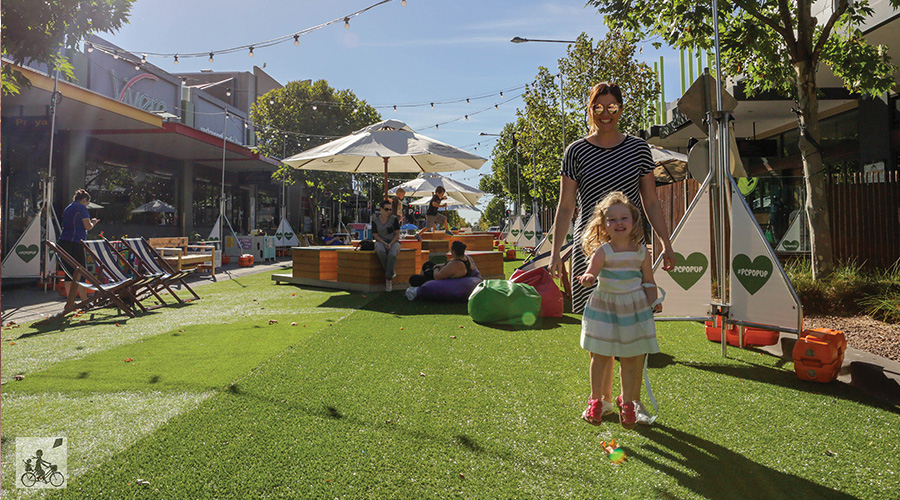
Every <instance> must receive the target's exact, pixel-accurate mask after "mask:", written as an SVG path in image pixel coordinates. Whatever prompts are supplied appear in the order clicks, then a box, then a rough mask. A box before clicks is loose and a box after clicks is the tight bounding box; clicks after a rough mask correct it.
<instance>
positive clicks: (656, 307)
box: [653, 304, 662, 313]
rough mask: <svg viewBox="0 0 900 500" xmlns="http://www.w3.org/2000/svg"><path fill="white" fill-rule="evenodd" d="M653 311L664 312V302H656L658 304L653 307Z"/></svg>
mask: <svg viewBox="0 0 900 500" xmlns="http://www.w3.org/2000/svg"><path fill="white" fill-rule="evenodd" d="M653 312H655V313H661V312H662V304H656V305H655V306H654V307H653Z"/></svg>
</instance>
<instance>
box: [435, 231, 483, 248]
mask: <svg viewBox="0 0 900 500" xmlns="http://www.w3.org/2000/svg"><path fill="white" fill-rule="evenodd" d="M422 237H423V238H427V239H429V240H445V241H448V242H453V241H456V240H458V241H461V242H463V243H465V244H466V251H473V252H487V251H490V250H493V249H494V237H493V235H491V234H487V233H467V234H454V235H453V236H450V235H449V234H446V233H441V232H434V233H422Z"/></svg>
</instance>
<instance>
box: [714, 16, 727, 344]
mask: <svg viewBox="0 0 900 500" xmlns="http://www.w3.org/2000/svg"><path fill="white" fill-rule="evenodd" d="M712 8H713V33H714V37H715V38H714V40H715V50H716V118H717V119H718V121H719V123H718V129H719V130H718V140H717V141H716V147H717V148H716V149H717V154H718V157H719V161H718V162H717V165H716V166H717V168H718V176H719V200H718V207H717V210H718V213H719V234H718V235H717V238H719V242H720V244H719V248H718V252H717V254H716V258H717V259H718V265H717V267H718V269H717V270H716V271H717V276H718V280H719V295H720V298H721V306H722V308H723V311H724V312H726V313H727V311H728V307H729V306H730V295H731V294H730V293H729V291H730V290H729V285H728V284H727V283H726V281H725V280H726V278H727V271H726V265H727V264H728V263H727V262H726V261H727V259H726V257H727V256H726V255H725V245H726V238H727V237H728V235H727V231H726V228H725V222H726V214H727V211H726V208H727V206H728V203H727V199H726V197H727V196H728V195H729V194H730V187H731V182H730V178H729V175H731V174H730V168H729V165H728V163H729V158H728V146H729V144H730V140H729V138H728V119H729V114H728V113H725V112H724V111H723V109H722V66H721V64H719V62H720V61H719V56H720V51H719V10H718V1H717V0H713V2H712ZM725 327H726V324H725V318H724V317H723V318H722V356H726V355H727V347H726V345H727V342H726V341H725Z"/></svg>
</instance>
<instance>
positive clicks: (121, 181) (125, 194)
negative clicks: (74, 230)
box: [85, 161, 177, 229]
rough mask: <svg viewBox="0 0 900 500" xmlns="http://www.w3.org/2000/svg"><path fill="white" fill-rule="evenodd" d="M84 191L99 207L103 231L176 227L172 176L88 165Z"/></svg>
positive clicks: (95, 163) (102, 165)
mask: <svg viewBox="0 0 900 500" xmlns="http://www.w3.org/2000/svg"><path fill="white" fill-rule="evenodd" d="M85 188H86V189H87V190H88V192H89V193H91V202H93V203H96V204H98V205H101V206H102V207H103V208H102V209H96V210H98V212H97V214H98V215H97V217H98V218H100V219H101V220H103V224H104V226H105V227H106V228H110V229H112V228H114V227H115V226H114V225H137V226H175V225H177V206H176V203H175V197H176V185H175V178H174V177H173V176H169V175H163V174H160V173H154V172H147V171H145V170H142V169H139V168H134V167H129V166H124V165H113V164H109V163H104V162H97V161H88V162H87V165H86V169H85Z"/></svg>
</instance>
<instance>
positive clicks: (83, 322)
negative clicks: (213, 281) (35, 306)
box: [16, 301, 195, 339]
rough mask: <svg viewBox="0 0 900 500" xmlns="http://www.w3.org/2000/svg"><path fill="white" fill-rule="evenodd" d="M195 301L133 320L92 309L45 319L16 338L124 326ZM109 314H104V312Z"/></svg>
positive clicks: (157, 310) (105, 309) (140, 314)
mask: <svg viewBox="0 0 900 500" xmlns="http://www.w3.org/2000/svg"><path fill="white" fill-rule="evenodd" d="M194 302H195V301H190V302H183V303H178V302H174V303H170V304H169V305H167V306H163V307H158V308H153V309H150V310H149V311H147V312H138V313H137V314H136V315H135V317H134V318H130V317H128V316H127V315H125V314H124V313H122V312H121V311H118V314H112V312H111V311H112V308H111V307H109V308H103V309H94V310H92V311H87V312H85V313H84V314H82V315H80V316H73V315H69V316H65V317H62V318H47V319H43V320H38V321H35V322H34V323H32V324H31V325H30V328H33V329H34V330H35V331H33V332H27V333H23V334H22V335H19V336H18V337H16V338H20V339H27V338H29V337H36V336H39V335H44V334H47V333H57V332H64V331H66V330H77V329H79V328H93V327H97V326H103V325H107V326H113V325H119V324H126V323H128V321H130V320H132V319H138V318H149V317H152V316H154V315H156V314H164V313H165V312H166V311H167V310H172V309H181V308H183V307H188V306H190V305H192V304H193V303H194ZM107 310H108V311H109V312H106V311H107Z"/></svg>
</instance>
